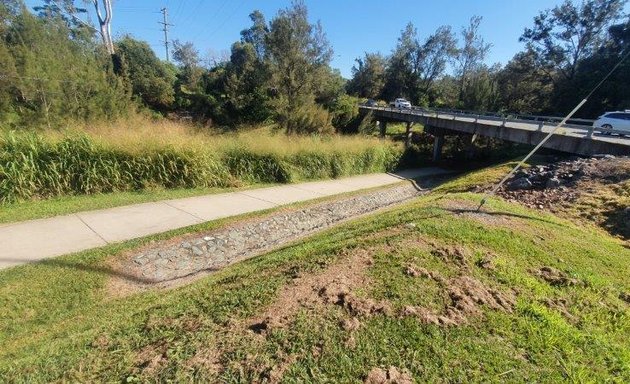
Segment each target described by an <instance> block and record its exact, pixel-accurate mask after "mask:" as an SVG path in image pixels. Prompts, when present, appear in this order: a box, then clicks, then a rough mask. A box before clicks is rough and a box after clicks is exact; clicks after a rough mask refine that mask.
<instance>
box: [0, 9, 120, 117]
mask: <svg viewBox="0 0 630 384" xmlns="http://www.w3.org/2000/svg"><path fill="white" fill-rule="evenodd" d="M5 3H6V2H5ZM0 74H1V75H2V76H0V77H2V79H0V83H2V84H1V86H0V104H2V105H3V106H2V112H3V113H1V114H0V121H1V122H2V123H4V124H6V125H8V126H11V127H21V126H42V125H44V126H48V127H54V126H56V125H58V124H61V123H63V122H66V121H69V120H74V121H93V120H96V119H107V118H114V117H117V116H119V115H121V114H124V112H125V111H126V110H127V106H128V104H129V97H128V95H127V94H126V93H125V90H124V87H123V86H122V84H121V81H120V79H118V78H117V77H116V76H115V75H114V74H113V72H112V68H111V60H110V57H109V55H103V54H102V51H101V50H99V49H96V46H95V45H94V44H93V43H92V42H91V41H90V40H86V39H77V38H73V37H72V33H71V30H70V26H69V25H68V24H67V23H66V21H64V20H63V19H62V18H60V17H44V18H41V17H36V16H34V15H33V14H31V13H30V12H28V10H26V8H25V7H20V8H15V7H11V8H8V7H5V5H4V4H2V5H0Z"/></svg>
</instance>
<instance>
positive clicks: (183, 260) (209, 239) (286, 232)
mask: <svg viewBox="0 0 630 384" xmlns="http://www.w3.org/2000/svg"><path fill="white" fill-rule="evenodd" d="M420 193H422V191H421V190H418V188H417V187H415V186H414V185H411V184H408V185H403V186H398V187H393V188H388V189H385V190H380V191H376V192H372V193H368V194H364V195H360V196H355V197H350V198H345V199H341V200H336V201H333V202H327V203H322V204H318V205H316V206H313V207H309V208H304V209H300V210H295V211H291V212H281V213H278V214H274V215H271V216H268V217H265V218H262V219H258V220H252V221H249V222H246V223H243V224H239V225H236V226H234V227H232V228H227V229H221V230H217V231H213V232H210V233H207V234H205V235H202V236H199V235H198V236H196V237H192V238H189V239H187V240H186V241H183V242H181V243H179V244H175V245H171V246H161V247H153V248H151V249H148V250H145V251H144V252H141V253H139V254H137V255H135V256H133V257H132V258H131V259H130V260H129V261H128V262H127V263H125V264H124V265H122V266H121V267H122V269H123V270H124V272H125V273H131V274H132V275H134V276H136V277H138V278H139V279H141V280H144V281H146V282H148V283H157V282H163V281H169V280H174V279H177V278H181V277H184V276H188V275H191V274H194V273H196V272H200V271H204V270H216V269H220V268H222V267H224V266H226V265H228V264H231V263H233V262H235V261H239V260H242V259H245V258H248V257H252V256H255V255H257V254H260V253H261V252H263V251H266V250H269V249H272V248H274V247H276V246H278V245H281V244H285V243H288V242H290V241H292V240H295V239H297V238H300V237H302V236H305V235H307V234H310V233H313V232H315V231H318V230H322V229H324V228H327V227H330V226H331V225H333V224H335V223H338V222H340V221H342V220H345V219H349V218H352V217H355V216H358V215H361V214H364V213H368V212H371V211H375V210H377V209H379V208H383V207H387V206H389V205H392V204H395V203H399V202H402V201H405V200H408V199H410V198H412V197H415V196H417V195H419V194H420Z"/></svg>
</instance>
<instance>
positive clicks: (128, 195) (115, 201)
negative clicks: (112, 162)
mask: <svg viewBox="0 0 630 384" xmlns="http://www.w3.org/2000/svg"><path fill="white" fill-rule="evenodd" d="M271 185H273V184H262V183H261V184H253V185H249V186H244V187H240V188H191V189H186V188H180V189H157V188H151V189H145V190H141V191H130V192H114V193H98V194H94V195H79V196H59V197H53V198H50V199H46V200H26V201H20V202H16V203H10V204H4V205H3V206H2V209H1V210H0V223H9V222H16V221H23V220H32V219H41V218H46V217H52V216H57V215H66V214H70V213H76V212H83V211H89V210H95V209H105V208H113V207H120V206H124V205H129V204H140V203H148V202H152V201H160V200H167V199H179V198H184V197H191V196H200V195H206V194H214V193H224V192H232V191H235V190H244V189H249V188H262V187H266V186H271Z"/></svg>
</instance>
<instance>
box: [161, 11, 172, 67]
mask: <svg viewBox="0 0 630 384" xmlns="http://www.w3.org/2000/svg"><path fill="white" fill-rule="evenodd" d="M160 12H162V16H163V18H164V21H158V24H162V26H163V29H162V30H163V31H164V49H165V50H166V61H169V58H168V27H174V25H173V24H169V23H168V11H167V9H166V7H164V8H162V9H160Z"/></svg>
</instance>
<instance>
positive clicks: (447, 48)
mask: <svg viewBox="0 0 630 384" xmlns="http://www.w3.org/2000/svg"><path fill="white" fill-rule="evenodd" d="M456 55H457V40H456V39H455V36H454V35H453V31H452V30H451V27H449V26H441V27H439V28H438V29H437V30H436V31H435V33H433V34H432V35H431V36H429V37H428V38H427V40H426V41H425V42H424V44H423V45H422V46H421V47H420V52H419V53H418V55H417V56H418V64H419V72H420V85H419V87H420V92H421V93H423V94H424V95H426V98H427V99H428V100H427V101H428V102H431V103H432V102H434V101H435V97H436V95H435V94H434V93H433V92H432V91H433V85H434V83H435V81H436V80H437V79H439V78H440V77H441V76H443V75H444V73H445V71H446V66H447V64H448V63H449V61H451V60H452V59H453V58H454V57H455V56H456Z"/></svg>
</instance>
